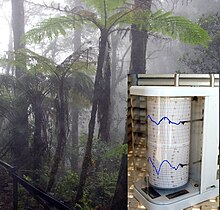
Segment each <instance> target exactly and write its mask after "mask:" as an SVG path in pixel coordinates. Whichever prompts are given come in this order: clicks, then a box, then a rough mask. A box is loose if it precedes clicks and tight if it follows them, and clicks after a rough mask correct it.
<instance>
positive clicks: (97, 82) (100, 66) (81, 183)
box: [75, 30, 108, 205]
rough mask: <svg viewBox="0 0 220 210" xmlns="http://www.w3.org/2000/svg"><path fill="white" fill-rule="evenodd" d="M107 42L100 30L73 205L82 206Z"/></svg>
mask: <svg viewBox="0 0 220 210" xmlns="http://www.w3.org/2000/svg"><path fill="white" fill-rule="evenodd" d="M107 42H108V33H107V31H106V30H101V37H100V42H99V55H98V64H97V71H96V76H95V84H94V94H93V100H92V111H91V117H90V121H89V133H88V140H87V144H86V151H85V156H84V159H83V164H82V171H81V174H80V180H79V186H78V190H77V193H76V198H75V203H77V204H80V205H83V204H82V203H81V199H82V197H83V191H84V187H85V184H86V178H87V172H88V168H89V165H90V163H91V156H92V142H93V136H94V129H95V121H96V112H97V106H98V100H99V98H100V96H101V94H100V92H101V87H102V83H101V82H102V80H103V79H102V71H103V66H104V60H105V54H106V45H107Z"/></svg>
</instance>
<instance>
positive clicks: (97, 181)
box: [86, 169, 118, 207]
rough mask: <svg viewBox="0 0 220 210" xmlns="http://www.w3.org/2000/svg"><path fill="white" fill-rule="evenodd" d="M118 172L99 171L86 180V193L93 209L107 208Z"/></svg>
mask: <svg viewBox="0 0 220 210" xmlns="http://www.w3.org/2000/svg"><path fill="white" fill-rule="evenodd" d="M117 178H118V172H114V171H113V172H110V171H107V169H106V170H105V169H104V170H101V171H98V172H95V173H94V174H93V175H90V176H89V177H88V180H87V185H86V192H88V193H89V198H90V199H91V200H92V201H93V207H95V206H98V205H102V206H108V205H109V204H110V202H111V199H112V197H113V195H114V191H115V187H116V183H117Z"/></svg>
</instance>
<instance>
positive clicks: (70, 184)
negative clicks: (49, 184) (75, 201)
mask: <svg viewBox="0 0 220 210" xmlns="http://www.w3.org/2000/svg"><path fill="white" fill-rule="evenodd" d="M78 182H79V177H78V175H77V174H76V173H74V172H73V171H70V170H68V171H67V172H66V175H65V176H64V177H63V178H62V179H61V180H59V181H58V183H57V185H56V188H55V194H56V195H57V196H58V197H60V198H61V199H63V200H65V201H71V200H72V198H73V197H75V193H76V190H77V185H78Z"/></svg>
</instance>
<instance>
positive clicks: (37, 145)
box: [32, 93, 44, 181]
mask: <svg viewBox="0 0 220 210" xmlns="http://www.w3.org/2000/svg"><path fill="white" fill-rule="evenodd" d="M32 106H33V112H34V136H33V147H32V149H33V152H32V155H33V170H37V169H40V168H41V165H42V157H43V154H42V152H43V150H44V143H43V141H42V134H41V131H42V125H43V110H42V98H41V95H40V93H37V94H35V96H34V98H33V103H32ZM38 178H39V175H37V174H36V172H35V173H34V175H33V180H34V181H37V179H38Z"/></svg>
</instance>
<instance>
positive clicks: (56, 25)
mask: <svg viewBox="0 0 220 210" xmlns="http://www.w3.org/2000/svg"><path fill="white" fill-rule="evenodd" d="M76 23H77V24H78V21H77V22H76V19H75V17H74V16H70V15H68V16H59V17H54V18H49V19H46V20H44V21H42V22H41V23H39V24H38V25H37V26H36V27H34V28H33V29H31V30H30V31H28V32H27V33H26V34H25V40H26V41H31V42H34V43H38V42H40V41H41V40H42V39H45V38H49V39H50V40H52V39H54V38H55V37H57V36H58V35H59V34H62V35H66V29H73V28H74V27H76V26H77V25H76Z"/></svg>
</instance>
